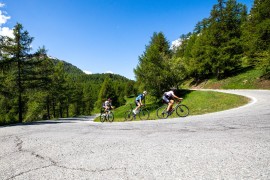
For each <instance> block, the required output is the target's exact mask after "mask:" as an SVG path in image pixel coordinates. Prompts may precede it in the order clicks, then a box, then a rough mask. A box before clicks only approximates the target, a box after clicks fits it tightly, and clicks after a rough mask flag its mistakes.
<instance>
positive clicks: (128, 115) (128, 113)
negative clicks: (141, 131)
mask: <svg viewBox="0 0 270 180" xmlns="http://www.w3.org/2000/svg"><path fill="white" fill-rule="evenodd" d="M132 119H133V113H132V111H130V110H129V111H126V112H125V120H126V121H131V120H132Z"/></svg>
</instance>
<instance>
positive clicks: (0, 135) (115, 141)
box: [0, 90, 270, 180]
mask: <svg viewBox="0 0 270 180" xmlns="http://www.w3.org/2000/svg"><path fill="white" fill-rule="evenodd" d="M220 91H221V90H220ZM222 92H226V93H233V94H239V95H243V96H247V97H249V98H250V99H251V101H250V103H249V104H247V105H245V106H242V107H239V108H235V109H231V110H226V111H222V112H216V113H211V114H205V115H198V116H189V117H186V118H180V119H178V118H176V119H168V120H157V121H140V122H137V121H136V122H124V123H95V122H93V121H92V120H91V117H89V118H85V119H66V120H58V121H41V122H35V123H31V124H26V125H14V126H6V127H0V179H1V180H8V179H12V180H13V179H15V180H18V179H21V180H25V179H27V180H41V179H46V180H47V179H54V180H55V179H76V180H77V179H89V180H90V179H91V180H92V179H101V180H104V179H110V180H111V179H267V180H268V179H270V91H268V90H222Z"/></svg>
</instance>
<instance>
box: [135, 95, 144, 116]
mask: <svg viewBox="0 0 270 180" xmlns="http://www.w3.org/2000/svg"><path fill="white" fill-rule="evenodd" d="M146 94H147V91H143V93H142V94H139V95H138V96H137V97H136V99H135V104H136V108H135V109H134V110H133V114H134V115H136V114H137V112H138V109H139V108H140V107H141V106H142V105H143V103H142V100H143V99H144V98H145V96H146Z"/></svg>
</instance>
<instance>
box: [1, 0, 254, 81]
mask: <svg viewBox="0 0 270 180" xmlns="http://www.w3.org/2000/svg"><path fill="white" fill-rule="evenodd" d="M237 2H240V3H243V4H245V5H247V7H248V9H250V8H251V6H252V4H253V0H238V1H237ZM216 3H217V0H0V4H2V5H0V10H1V11H0V12H1V13H0V31H4V30H7V29H5V28H9V29H11V28H13V27H14V25H15V24H16V23H17V22H19V23H21V24H22V25H23V27H24V30H27V31H28V32H29V34H30V36H32V37H34V41H33V43H32V47H33V51H35V50H36V49H37V48H38V47H42V46H43V45H44V46H45V48H46V49H48V55H50V56H53V57H56V58H58V59H60V60H65V61H67V62H69V63H71V64H73V65H75V66H77V67H78V68H80V69H81V70H84V71H89V72H91V73H105V72H113V73H115V74H120V75H122V76H125V77H127V78H129V79H135V77H134V73H133V69H134V68H136V66H137V64H138V57H139V56H140V55H142V54H143V52H144V51H145V46H146V45H148V44H149V41H150V39H151V37H152V35H153V33H154V32H163V33H164V35H165V37H166V38H167V40H168V41H169V42H173V41H174V40H176V39H178V38H179V37H180V35H182V34H187V33H188V32H192V31H193V29H194V27H195V25H196V24H197V22H199V21H201V20H202V19H203V18H207V17H209V15H210V11H211V9H212V7H213V5H214V4H216ZM3 4H4V5H3ZM1 16H2V17H1ZM4 17H6V18H4ZM0 33H1V32H0Z"/></svg>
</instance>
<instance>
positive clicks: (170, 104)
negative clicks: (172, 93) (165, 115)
mask: <svg viewBox="0 0 270 180" xmlns="http://www.w3.org/2000/svg"><path fill="white" fill-rule="evenodd" d="M173 103H174V100H173V99H170V101H169V103H168V107H167V112H170V111H171V109H172V108H173Z"/></svg>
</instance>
